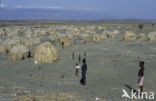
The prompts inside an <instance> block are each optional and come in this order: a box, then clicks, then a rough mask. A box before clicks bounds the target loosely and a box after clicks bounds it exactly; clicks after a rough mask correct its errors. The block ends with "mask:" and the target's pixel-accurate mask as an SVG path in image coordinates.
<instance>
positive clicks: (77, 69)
mask: <svg viewBox="0 0 156 101" xmlns="http://www.w3.org/2000/svg"><path fill="white" fill-rule="evenodd" d="M79 68H80V66H79V65H78V64H77V63H76V71H75V75H76V76H78V73H79Z"/></svg>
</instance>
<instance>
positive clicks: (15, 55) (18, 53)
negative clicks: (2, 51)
mask: <svg viewBox="0 0 156 101" xmlns="http://www.w3.org/2000/svg"><path fill="white" fill-rule="evenodd" d="M28 56H29V50H28V49H27V47H25V46H23V45H16V46H14V47H13V48H12V49H11V50H10V52H9V54H8V58H9V59H11V60H23V59H26V58H28Z"/></svg>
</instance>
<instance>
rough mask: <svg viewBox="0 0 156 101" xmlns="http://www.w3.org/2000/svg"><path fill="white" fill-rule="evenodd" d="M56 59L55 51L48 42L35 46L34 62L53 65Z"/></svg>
mask: <svg viewBox="0 0 156 101" xmlns="http://www.w3.org/2000/svg"><path fill="white" fill-rule="evenodd" d="M57 59H58V53H57V49H56V47H55V46H54V45H52V44H51V43H49V42H44V43H43V44H41V45H39V46H37V47H36V48H35V52H34V60H35V61H38V62H40V63H53V62H54V61H56V60H57Z"/></svg>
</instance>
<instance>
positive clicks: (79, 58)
mask: <svg viewBox="0 0 156 101" xmlns="http://www.w3.org/2000/svg"><path fill="white" fill-rule="evenodd" d="M78 60H79V63H80V62H81V55H80V54H79V57H78Z"/></svg>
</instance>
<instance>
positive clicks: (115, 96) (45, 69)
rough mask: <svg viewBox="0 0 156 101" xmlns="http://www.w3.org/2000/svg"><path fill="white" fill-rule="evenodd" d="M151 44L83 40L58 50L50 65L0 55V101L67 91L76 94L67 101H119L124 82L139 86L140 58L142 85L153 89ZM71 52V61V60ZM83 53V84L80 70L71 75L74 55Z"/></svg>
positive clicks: (154, 71) (155, 89) (155, 72)
mask: <svg viewBox="0 0 156 101" xmlns="http://www.w3.org/2000/svg"><path fill="white" fill-rule="evenodd" d="M155 46H156V42H149V41H136V42H131V43H124V42H121V41H116V40H105V41H102V42H99V43H87V45H77V46H73V47H69V48H65V49H59V61H58V62H57V63H53V64H34V62H33V60H32V59H27V60H24V61H16V62H15V61H10V60H8V59H7V58H6V56H4V55H0V96H1V97H0V101H12V99H13V98H17V97H18V96H23V95H28V94H31V95H33V96H40V95H41V94H46V93H69V94H71V95H72V96H76V97H77V98H75V99H72V100H70V101H95V99H96V98H97V97H98V98H101V99H103V100H102V101H105V100H106V101H122V100H121V95H122V94H123V92H122V89H126V90H127V91H128V92H129V93H130V91H129V89H128V88H127V87H125V84H127V85H129V86H131V87H132V88H134V89H137V90H138V88H139V87H138V84H137V72H138V70H139V67H138V63H139V61H140V60H143V61H145V80H144V88H145V90H146V91H153V92H156V85H155V84H156V79H155V77H156V69H155V66H156V61H155V60H156V47H155ZM73 51H74V52H75V59H74V60H72V59H71V58H72V52H73ZM84 52H86V53H87V64H88V71H87V84H86V86H82V85H80V84H79V80H80V78H81V73H80V72H79V76H78V77H76V76H75V64H76V62H77V60H78V59H77V58H78V55H79V54H81V56H83V53H84ZM9 94H10V95H9ZM62 101H63V100H62ZM128 101H129V100H128ZM139 101H140V100H139ZM141 101H144V100H141Z"/></svg>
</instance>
